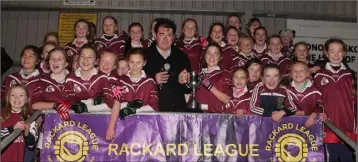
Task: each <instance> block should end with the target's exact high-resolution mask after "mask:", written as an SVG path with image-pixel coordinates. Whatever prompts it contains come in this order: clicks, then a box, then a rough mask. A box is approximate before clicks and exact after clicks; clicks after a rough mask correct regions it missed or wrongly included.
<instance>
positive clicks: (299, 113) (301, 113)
mask: <svg viewBox="0 0 358 162" xmlns="http://www.w3.org/2000/svg"><path fill="white" fill-rule="evenodd" d="M295 115H305V112H304V111H296V114H295Z"/></svg>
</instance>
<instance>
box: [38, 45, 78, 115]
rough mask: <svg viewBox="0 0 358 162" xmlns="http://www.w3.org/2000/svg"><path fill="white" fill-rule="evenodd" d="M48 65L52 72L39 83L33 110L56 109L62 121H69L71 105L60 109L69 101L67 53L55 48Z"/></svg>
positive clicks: (47, 60)
mask: <svg viewBox="0 0 358 162" xmlns="http://www.w3.org/2000/svg"><path fill="white" fill-rule="evenodd" d="M46 64H48V65H49V68H50V70H51V72H50V73H49V74H46V75H44V76H42V77H41V78H40V80H39V81H38V83H37V88H36V90H35V92H34V94H33V100H32V109H34V110H51V109H55V110H56V111H57V112H58V114H59V116H60V118H61V119H62V120H68V119H69V113H68V110H69V108H70V106H71V105H69V104H68V105H67V106H65V107H64V109H61V108H59V107H60V105H61V103H62V102H63V101H65V100H66V99H67V96H66V94H65V79H66V76H67V75H68V74H69V71H68V70H66V67H67V66H68V57H67V55H66V51H65V50H64V49H63V48H60V47H57V48H54V49H53V50H51V51H50V52H49V54H48V57H47V59H46ZM64 104H65V103H63V105H64Z"/></svg>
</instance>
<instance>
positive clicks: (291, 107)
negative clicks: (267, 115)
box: [285, 88, 297, 113]
mask: <svg viewBox="0 0 358 162" xmlns="http://www.w3.org/2000/svg"><path fill="white" fill-rule="evenodd" d="M285 90H286V94H285V95H286V99H285V108H286V109H288V110H289V111H291V112H292V113H293V112H296V111H297V106H296V104H295V103H294V102H293V98H292V96H291V94H290V92H289V90H288V89H286V88H285ZM291 93H293V92H291ZM286 113H287V112H286Z"/></svg>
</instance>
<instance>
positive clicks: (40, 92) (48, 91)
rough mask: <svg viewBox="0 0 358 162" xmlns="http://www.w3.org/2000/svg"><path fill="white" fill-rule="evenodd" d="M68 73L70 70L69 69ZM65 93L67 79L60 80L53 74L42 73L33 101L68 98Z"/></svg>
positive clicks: (58, 100) (56, 100)
mask: <svg viewBox="0 0 358 162" xmlns="http://www.w3.org/2000/svg"><path fill="white" fill-rule="evenodd" d="M67 74H68V71H67ZM67 97H68V96H67V95H66V93H65V81H62V82H58V81H56V80H55V77H54V75H53V74H45V75H42V76H41V78H40V79H39V81H38V82H37V88H36V90H35V92H34V94H33V98H32V103H37V102H60V101H63V100H65V99H67Z"/></svg>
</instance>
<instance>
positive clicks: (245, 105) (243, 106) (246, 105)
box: [240, 98, 251, 114]
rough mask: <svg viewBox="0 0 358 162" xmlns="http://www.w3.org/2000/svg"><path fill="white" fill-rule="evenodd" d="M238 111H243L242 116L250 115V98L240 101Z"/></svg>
mask: <svg viewBox="0 0 358 162" xmlns="http://www.w3.org/2000/svg"><path fill="white" fill-rule="evenodd" d="M240 109H243V110H244V114H251V111H250V98H247V99H245V100H243V101H242V103H241V104H240Z"/></svg>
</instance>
